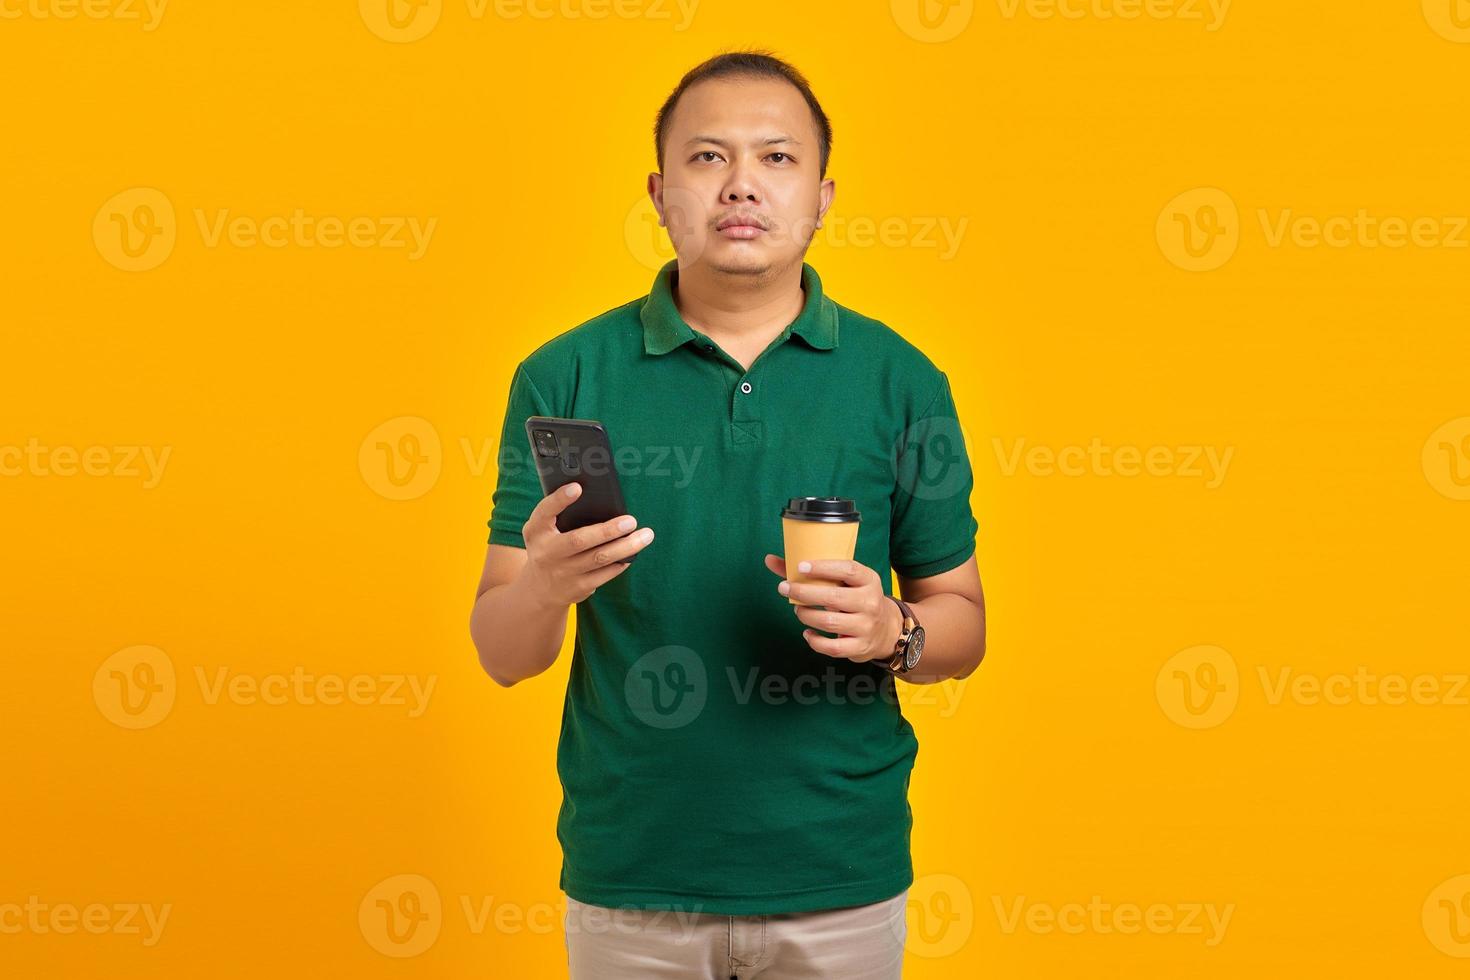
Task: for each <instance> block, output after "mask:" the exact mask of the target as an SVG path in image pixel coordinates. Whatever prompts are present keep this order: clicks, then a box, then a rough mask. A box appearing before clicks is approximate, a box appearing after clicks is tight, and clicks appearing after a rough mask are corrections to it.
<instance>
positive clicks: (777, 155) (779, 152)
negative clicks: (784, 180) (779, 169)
mask: <svg viewBox="0 0 1470 980" xmlns="http://www.w3.org/2000/svg"><path fill="white" fill-rule="evenodd" d="M771 156H772V157H781V158H782V159H781V160H777V161H776V162H777V163H782V162H784V161H786V160H790V159H791V155H790V154H788V153H782V152H781V151H780V150H777V151H776V152H775V153H772V154H771Z"/></svg>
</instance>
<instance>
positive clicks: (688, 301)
mask: <svg viewBox="0 0 1470 980" xmlns="http://www.w3.org/2000/svg"><path fill="white" fill-rule="evenodd" d="M801 268H802V264H801V262H799V261H798V262H796V263H795V264H793V265H792V266H791V267H789V268H787V269H784V270H780V271H778V272H775V273H773V274H771V275H769V276H766V275H748V274H745V273H729V272H722V271H721V270H718V269H711V268H710V267H709V266H707V265H704V264H703V263H700V264H696V265H691V266H684V267H680V269H679V276H678V280H677V282H676V283H675V285H674V305H675V306H676V307H677V308H678V310H679V315H680V316H681V317H683V318H684V322H685V323H687V324H689V325H690V326H691V327H693V328H695V329H696V330H700V331H703V332H704V333H705V334H706V335H708V336H709V337H710V338H712V339H713V340H714V341H715V342H716V343H718V344H719V345H720V346H722V347H728V346H732V345H733V346H741V345H744V346H749V345H752V344H756V345H759V346H761V347H763V346H764V342H768V341H770V340H771V339H772V338H774V337H775V336H776V335H777V334H779V333H780V332H781V331H782V330H785V329H786V327H787V326H789V325H790V324H791V322H792V321H793V320H795V319H796V318H797V317H798V316H800V315H801V310H802V307H803V306H804V305H805V304H806V293H805V291H804V290H803V289H802V287H801Z"/></svg>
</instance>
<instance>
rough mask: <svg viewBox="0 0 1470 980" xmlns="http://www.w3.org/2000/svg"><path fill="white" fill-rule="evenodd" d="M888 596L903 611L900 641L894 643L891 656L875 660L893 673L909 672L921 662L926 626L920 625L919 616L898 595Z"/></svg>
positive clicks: (899, 634)
mask: <svg viewBox="0 0 1470 980" xmlns="http://www.w3.org/2000/svg"><path fill="white" fill-rule="evenodd" d="M888 598H890V599H892V600H893V601H894V602H896V603H898V608H899V610H900V611H901V612H902V613H903V628H902V629H901V630H899V633H898V642H897V643H895V644H894V645H893V655H892V656H891V657H887V658H884V657H879V658H876V659H875V660H874V661H873V662H874V663H875V664H878V665H879V666H880V667H882V668H884V669H885V670H887V671H888V672H889V673H893V674H907V673H908V672H909V671H911V670H913V669H914V667H915V666H917V665H918V663H919V658H920V657H921V656H923V654H924V627H922V626H920V625H919V618H918V617H917V616H915V615H914V611H913V610H912V609H910V608H909V605H908V603H906V602H904V601H903V600H902V599H900V598H899V597H898V596H896V595H891V596H889V597H888Z"/></svg>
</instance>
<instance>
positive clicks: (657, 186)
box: [648, 173, 668, 228]
mask: <svg viewBox="0 0 1470 980" xmlns="http://www.w3.org/2000/svg"><path fill="white" fill-rule="evenodd" d="M648 197H649V199H650V200H652V201H653V209H654V210H655V211H657V212H658V226H659V227H660V228H666V227H668V225H666V224H665V223H664V175H663V174H660V173H651V174H649V175H648Z"/></svg>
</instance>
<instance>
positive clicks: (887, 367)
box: [833, 301, 948, 409]
mask: <svg viewBox="0 0 1470 980" xmlns="http://www.w3.org/2000/svg"><path fill="white" fill-rule="evenodd" d="M833 305H834V306H836V307H837V323H838V328H837V347H838V350H843V349H844V348H845V349H846V351H845V352H846V353H847V354H849V355H850V357H852V358H853V359H855V360H856V361H858V362H859V363H862V364H866V365H871V366H872V368H873V371H874V374H875V375H876V376H877V377H878V378H880V379H881V380H882V381H883V383H884V387H885V388H888V389H889V390H894V389H897V390H898V391H901V392H903V393H904V394H905V396H906V398H905V400H906V401H908V402H909V405H910V408H918V409H922V408H923V407H925V406H927V405H928V404H929V403H930V402H931V401H933V400H934V398H935V397H936V396H937V395H939V394H940V392H941V391H942V390H943V389H944V388H945V387H946V385H947V384H948V381H947V380H946V378H945V375H944V372H943V371H942V370H941V369H940V367H939V365H938V364H936V363H935V362H934V361H933V360H932V359H931V358H930V357H929V355H927V354H925V353H924V352H923V351H922V350H920V349H919V348H918V347H917V346H915V345H914V344H913V342H911V341H910V340H909V339H908V338H907V337H905V336H903V334H901V333H899V331H898V330H896V329H894V328H893V327H892V326H890V325H888V324H887V323H885V322H883V321H882V320H878V319H875V318H873V317H870V316H865V315H864V314H862V313H859V312H857V311H856V310H853V309H851V308H849V307H846V306H843V305H842V304H841V303H837V302H835V301H834V303H833Z"/></svg>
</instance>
